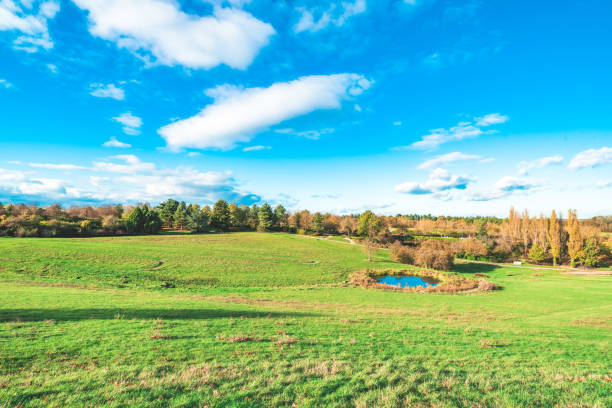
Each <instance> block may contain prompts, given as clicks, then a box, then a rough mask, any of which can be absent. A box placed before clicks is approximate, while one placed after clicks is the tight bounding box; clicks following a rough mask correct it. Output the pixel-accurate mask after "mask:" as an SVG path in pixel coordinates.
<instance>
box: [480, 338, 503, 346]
mask: <svg viewBox="0 0 612 408" xmlns="http://www.w3.org/2000/svg"><path fill="white" fill-rule="evenodd" d="M508 344H509V343H508V342H507V341H495V340H489V339H480V347H482V348H497V347H504V346H507V345H508Z"/></svg>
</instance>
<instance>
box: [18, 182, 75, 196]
mask: <svg viewBox="0 0 612 408" xmlns="http://www.w3.org/2000/svg"><path fill="white" fill-rule="evenodd" d="M18 191H19V193H21V194H24V195H41V194H42V195H53V196H57V195H63V194H66V182H65V181H64V180H58V179H50V178H40V179H31V180H28V181H26V182H23V183H20V184H19V186H18Z"/></svg>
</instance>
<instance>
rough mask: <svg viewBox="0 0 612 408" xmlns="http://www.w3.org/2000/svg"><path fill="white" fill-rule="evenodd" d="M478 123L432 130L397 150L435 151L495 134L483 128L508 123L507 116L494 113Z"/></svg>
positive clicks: (478, 120) (480, 118)
mask: <svg viewBox="0 0 612 408" xmlns="http://www.w3.org/2000/svg"><path fill="white" fill-rule="evenodd" d="M474 120H475V121H476V123H475V124H474V123H472V122H460V123H459V124H457V126H453V127H451V128H449V129H444V128H440V129H433V130H430V131H429V132H430V133H429V134H427V135H425V136H423V138H422V139H421V140H419V141H417V142H414V143H413V144H411V145H410V146H400V147H399V148H396V149H405V148H413V149H429V150H431V149H435V148H437V147H438V146H440V145H441V144H443V143H448V142H456V141H460V140H463V139H469V138H475V137H478V136H480V135H483V134H491V133H495V131H494V130H483V129H482V128H483V127H488V126H491V125H495V124H500V123H505V122H506V121H508V117H507V116H503V115H500V114H499V113H492V114H489V115H485V116H483V117H477V118H474Z"/></svg>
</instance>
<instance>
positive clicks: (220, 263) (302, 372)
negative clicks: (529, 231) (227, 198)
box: [0, 233, 612, 407]
mask: <svg viewBox="0 0 612 408" xmlns="http://www.w3.org/2000/svg"><path fill="white" fill-rule="evenodd" d="M368 266H369V267H373V268H381V269H382V268H398V269H401V268H403V266H402V265H399V264H395V263H392V262H391V261H389V259H388V256H387V253H386V251H379V252H378V253H377V255H376V256H375V259H374V262H373V263H371V264H369V263H368V262H366V260H365V255H364V254H363V253H362V251H361V248H359V247H357V246H353V245H348V244H346V243H343V242H339V241H335V240H316V239H312V238H308V237H302V236H294V235H284V234H259V233H235V234H210V235H163V236H146V237H114V238H89V239H11V238H2V239H0V281H1V282H0V285H1V286H0V407H16V406H23V407H39V406H40V407H43V406H44V407H65V406H79V407H80V406H92V407H100V406H108V407H124V406H142V407H149V406H152V407H166V406H172V407H205V406H207V407H252V406H265V407H286V406H295V407H320V406H340V407H354V406H355V407H370V406H380V407H404V406H415V407H431V406H436V407H447V406H448V407H454V406H463V407H474V406H481V407H514V406H543V407H554V406H559V407H609V406H612V345H611V340H612V330H611V328H612V277H611V276H574V275H565V274H561V273H560V272H559V271H554V270H540V269H538V270H535V269H519V268H513V267H511V266H503V267H499V266H494V265H486V264H474V263H467V264H459V265H457V266H456V272H457V273H460V274H463V275H465V276H468V277H470V276H471V275H472V274H473V273H475V272H479V273H486V274H487V275H488V277H489V280H491V281H493V282H494V283H496V284H498V285H500V286H502V288H503V290H501V291H497V292H475V293H474V292H473V293H465V294H458V295H449V294H421V293H402V292H392V291H384V290H366V289H362V288H352V287H347V286H346V285H344V284H343V282H344V281H346V280H347V278H348V276H349V275H350V273H351V272H353V271H354V270H356V269H360V268H364V267H368ZM164 282H166V283H170V284H172V285H174V286H175V287H174V288H163V287H161V284H162V283H164Z"/></svg>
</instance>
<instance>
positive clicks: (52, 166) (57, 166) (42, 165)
mask: <svg viewBox="0 0 612 408" xmlns="http://www.w3.org/2000/svg"><path fill="white" fill-rule="evenodd" d="M29 166H30V167H35V168H39V169H48V170H66V171H70V170H86V169H87V167H83V166H77V165H75V164H55V163H29Z"/></svg>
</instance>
